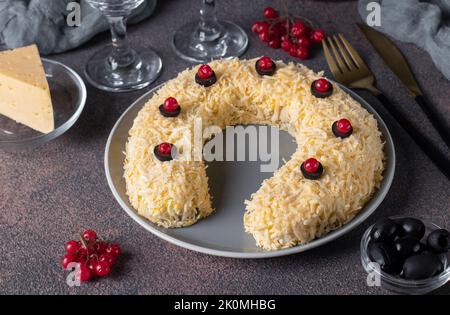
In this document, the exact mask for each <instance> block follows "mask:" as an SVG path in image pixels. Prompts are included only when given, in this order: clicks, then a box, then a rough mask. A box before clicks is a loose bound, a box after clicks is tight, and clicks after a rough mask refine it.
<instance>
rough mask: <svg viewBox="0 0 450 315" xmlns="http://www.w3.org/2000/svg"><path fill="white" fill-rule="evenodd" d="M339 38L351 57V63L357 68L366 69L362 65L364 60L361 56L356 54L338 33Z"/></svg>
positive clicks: (364, 65)
mask: <svg viewBox="0 0 450 315" xmlns="http://www.w3.org/2000/svg"><path fill="white" fill-rule="evenodd" d="M338 36H339V38H340V39H341V41H342V43H343V44H344V46H345V48H347V51H348V52H349V53H350V56H352V59H353V62H354V63H355V64H356V66H357V67H358V68H362V67H366V68H367V66H366V64H365V63H364V60H362V58H361V56H360V55H359V54H358V52H357V51H356V50H355V49H354V48H353V46H352V45H350V43H349V42H348V41H347V40H346V39H345V37H344V36H343V35H342V34H341V33H339V34H338Z"/></svg>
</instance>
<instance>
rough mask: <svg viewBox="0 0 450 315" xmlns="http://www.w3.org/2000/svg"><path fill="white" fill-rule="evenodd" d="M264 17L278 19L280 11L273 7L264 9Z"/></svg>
mask: <svg viewBox="0 0 450 315" xmlns="http://www.w3.org/2000/svg"><path fill="white" fill-rule="evenodd" d="M264 17H265V18H266V19H276V18H277V17H278V11H277V10H275V9H274V8H272V7H267V8H265V9H264Z"/></svg>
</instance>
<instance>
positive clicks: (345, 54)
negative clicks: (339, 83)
mask: <svg viewBox="0 0 450 315" xmlns="http://www.w3.org/2000/svg"><path fill="white" fill-rule="evenodd" d="M333 39H334V41H335V43H336V45H337V46H338V49H339V52H340V53H341V55H342V58H344V60H345V63H346V65H347V67H348V69H349V70H350V71H351V70H353V69H354V68H355V65H354V64H353V61H352V59H351V57H350V54H349V53H348V51H347V50H346V49H345V48H344V47H343V46H342V44H341V41H340V40H339V39H338V38H337V37H336V35H333Z"/></svg>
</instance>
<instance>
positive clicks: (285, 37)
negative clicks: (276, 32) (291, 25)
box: [280, 34, 290, 42]
mask: <svg viewBox="0 0 450 315" xmlns="http://www.w3.org/2000/svg"><path fill="white" fill-rule="evenodd" d="M280 39H281V42H284V41H290V39H289V35H287V34H284V35H281V38H280Z"/></svg>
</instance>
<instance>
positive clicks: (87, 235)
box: [83, 230, 97, 241]
mask: <svg viewBox="0 0 450 315" xmlns="http://www.w3.org/2000/svg"><path fill="white" fill-rule="evenodd" d="M83 238H84V239H85V240H86V241H94V240H95V239H96V238H97V233H95V231H93V230H86V231H84V232H83Z"/></svg>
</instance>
